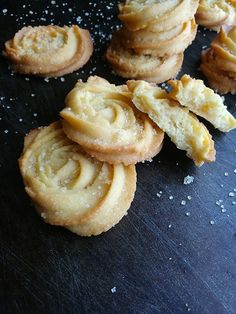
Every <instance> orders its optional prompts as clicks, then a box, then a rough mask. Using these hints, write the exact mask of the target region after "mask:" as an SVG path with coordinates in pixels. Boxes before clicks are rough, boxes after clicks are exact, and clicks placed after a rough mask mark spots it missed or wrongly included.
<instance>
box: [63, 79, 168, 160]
mask: <svg viewBox="0 0 236 314" xmlns="http://www.w3.org/2000/svg"><path fill="white" fill-rule="evenodd" d="M131 98H132V94H131V93H130V92H129V91H128V88H127V86H126V85H122V86H115V85H112V84H110V83H109V82H108V81H106V80H104V79H102V78H100V77H96V76H94V77H90V78H89V79H88V81H87V82H85V83H83V82H81V81H79V82H78V83H77V84H76V86H75V87H74V89H73V90H72V91H71V92H70V93H69V94H68V96H67V97H66V108H64V109H63V110H62V111H61V112H60V115H61V117H62V118H63V121H62V124H63V130H64V132H65V133H66V135H67V136H68V137H69V138H70V139H71V140H73V141H75V142H76V143H78V144H80V145H81V146H82V147H83V148H84V150H86V151H87V152H88V153H90V154H91V155H92V156H95V157H96V158H97V159H99V160H101V161H107V162H109V163H120V162H122V163H124V164H126V165H128V164H135V163H137V162H140V161H144V160H147V159H151V158H152V157H154V156H155V155H156V154H157V153H159V151H160V149H161V147H162V141H163V137H164V133H163V132H162V131H161V130H160V129H159V128H158V126H156V125H154V124H153V122H152V121H151V120H150V119H149V118H148V117H147V116H146V115H145V114H143V113H141V112H140V111H138V110H137V109H136V108H135V107H134V106H133V104H132V100H131Z"/></svg>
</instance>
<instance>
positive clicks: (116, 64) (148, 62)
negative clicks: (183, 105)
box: [106, 36, 183, 83]
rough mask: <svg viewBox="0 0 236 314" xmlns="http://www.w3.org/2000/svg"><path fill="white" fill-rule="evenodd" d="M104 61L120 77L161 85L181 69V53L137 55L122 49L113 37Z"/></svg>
mask: <svg viewBox="0 0 236 314" xmlns="http://www.w3.org/2000/svg"><path fill="white" fill-rule="evenodd" d="M106 59H107V61H108V62H109V63H110V64H111V65H112V68H113V70H114V71H115V73H116V74H117V75H119V76H121V77H124V78H130V79H131V78H134V79H140V80H145V81H148V82H153V83H162V82H165V81H166V80H168V79H170V78H175V77H176V76H177V74H178V73H179V71H180V69H181V67H182V63H183V53H182V52H181V53H179V54H174V55H172V56H169V57H167V56H166V57H152V56H150V55H138V54H136V53H135V52H134V51H133V50H132V49H127V48H124V47H123V46H122V45H121V44H120V42H119V40H118V38H117V37H116V36H114V38H113V40H112V43H111V45H110V46H109V47H108V49H107V51H106Z"/></svg>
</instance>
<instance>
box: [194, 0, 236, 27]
mask: <svg viewBox="0 0 236 314" xmlns="http://www.w3.org/2000/svg"><path fill="white" fill-rule="evenodd" d="M196 21H197V23H198V24H199V25H202V26H205V27H207V28H209V29H212V30H215V31H219V30H220V27H221V26H223V25H225V26H227V25H228V26H232V25H236V3H235V0H200V3H199V7H198V9H197V13H196Z"/></svg>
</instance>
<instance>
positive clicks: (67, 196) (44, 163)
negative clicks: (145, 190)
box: [19, 122, 136, 236]
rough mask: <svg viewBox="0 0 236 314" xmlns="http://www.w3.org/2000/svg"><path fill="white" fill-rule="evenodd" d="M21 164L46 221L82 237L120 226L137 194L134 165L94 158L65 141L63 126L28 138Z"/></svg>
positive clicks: (30, 135)
mask: <svg viewBox="0 0 236 314" xmlns="http://www.w3.org/2000/svg"><path fill="white" fill-rule="evenodd" d="M19 165H20V170H21V174H22V177H23V180H24V183H25V189H26V192H27V193H28V195H29V196H30V197H31V199H32V200H33V203H34V204H35V207H36V209H37V211H38V212H39V213H40V214H41V217H42V218H43V219H44V220H45V222H47V223H50V224H53V225H59V226H63V227H66V228H68V229H69V230H71V231H73V232H75V233H77V234H79V235H82V236H91V235H98V234H100V233H102V232H105V231H107V230H109V229H110V228H111V227H112V226H114V225H115V224H117V223H118V222H119V221H120V219H121V218H122V217H123V216H124V215H125V214H126V213H127V210H128V209H129V207H130V204H131V202H132V200H133V197H134V193H135V189H136V171H135V166H133V165H131V166H124V165H123V164H117V165H110V164H108V163H104V162H100V161H98V160H96V159H94V158H91V157H90V156H88V155H87V154H86V153H84V151H83V150H82V149H81V148H80V146H79V145H77V144H76V143H74V142H72V141H71V140H69V139H68V138H67V137H66V136H65V134H64V132H63V130H62V127H61V123H60V122H56V123H53V124H51V125H50V126H48V127H44V128H39V129H36V130H33V131H31V132H30V133H29V134H28V135H27V136H26V138H25V144H24V150H23V153H22V156H21V158H20V159H19Z"/></svg>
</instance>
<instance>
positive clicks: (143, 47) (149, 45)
mask: <svg viewBox="0 0 236 314" xmlns="http://www.w3.org/2000/svg"><path fill="white" fill-rule="evenodd" d="M196 33H197V25H196V23H195V20H194V19H192V20H191V21H188V22H186V23H183V24H180V25H177V26H176V27H174V28H172V29H170V30H169V31H164V32H159V33H158V32H147V31H146V30H141V31H137V32H130V31H128V30H126V29H125V28H122V29H121V30H119V31H118V32H117V36H118V37H119V39H120V42H121V43H122V45H123V47H126V48H132V49H134V51H135V52H136V53H137V54H142V55H151V56H155V57H164V56H172V55H173V54H178V53H181V52H183V51H184V50H185V49H186V48H187V47H188V46H189V45H190V44H191V43H192V41H193V40H194V39H195V37H196Z"/></svg>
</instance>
